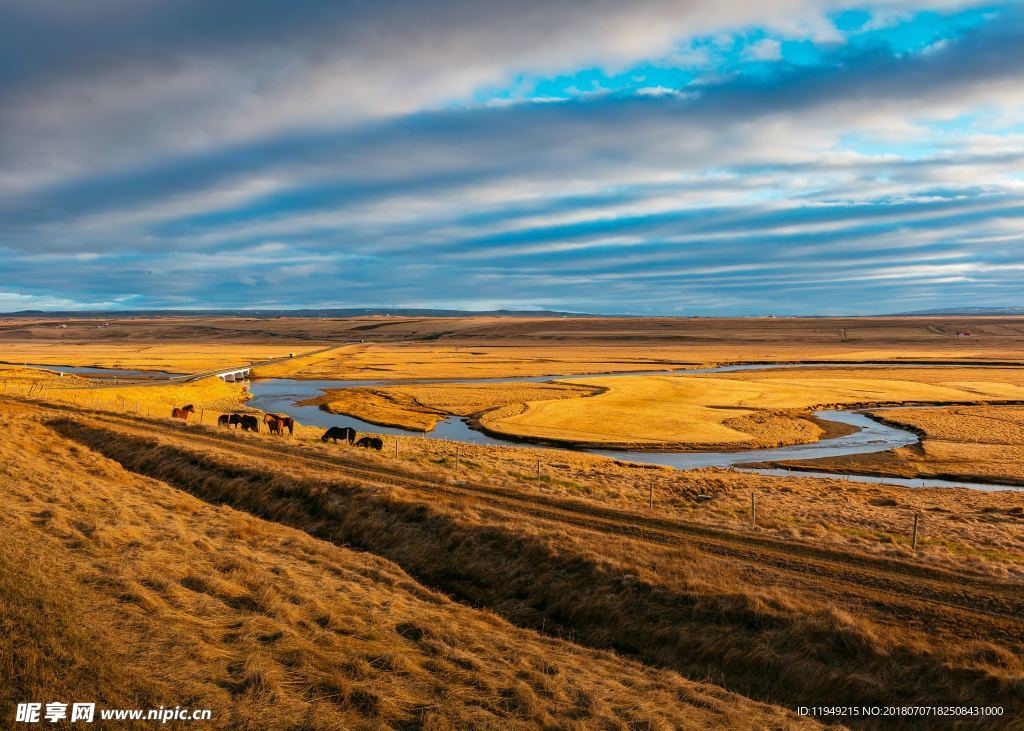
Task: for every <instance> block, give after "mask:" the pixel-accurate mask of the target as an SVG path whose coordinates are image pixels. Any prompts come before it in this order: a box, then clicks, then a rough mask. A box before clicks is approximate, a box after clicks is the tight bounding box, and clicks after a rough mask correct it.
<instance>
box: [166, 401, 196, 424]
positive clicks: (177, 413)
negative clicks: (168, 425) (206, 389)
mask: <svg viewBox="0 0 1024 731" xmlns="http://www.w3.org/2000/svg"><path fill="white" fill-rule="evenodd" d="M194 413H196V408H195V407H194V406H193V405H192V404H189V405H188V406H182V407H181V408H180V409H179V408H178V407H177V406H175V407H174V408H173V409H171V418H172V419H184V420H185V421H188V415H189V414H194Z"/></svg>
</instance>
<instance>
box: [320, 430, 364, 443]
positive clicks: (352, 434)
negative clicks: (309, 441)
mask: <svg viewBox="0 0 1024 731" xmlns="http://www.w3.org/2000/svg"><path fill="white" fill-rule="evenodd" d="M328 439H333V440H334V443H335V444H337V443H338V440H339V439H344V440H345V441H346V442H348V443H349V444H350V445H351V444H352V443H353V442H355V440H356V430H355V429H353V428H352V427H350V426H345V427H341V426H332V427H331V428H330V429H328V430H327V431H326V432H324V435H323V436H322V437H320V441H321V442H324V443H325V444H326V443H327V440H328Z"/></svg>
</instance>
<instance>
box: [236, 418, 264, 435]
mask: <svg viewBox="0 0 1024 731" xmlns="http://www.w3.org/2000/svg"><path fill="white" fill-rule="evenodd" d="M239 423H240V424H241V425H242V431H259V430H260V420H259V419H257V418H256V417H255V416H249V415H245V416H242V417H241V421H240V422H239Z"/></svg>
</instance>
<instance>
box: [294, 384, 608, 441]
mask: <svg viewBox="0 0 1024 731" xmlns="http://www.w3.org/2000/svg"><path fill="white" fill-rule="evenodd" d="M596 393H600V389H599V388H594V387H591V386H582V385H574V384H568V383H502V384H483V385H476V384H418V385H408V386H388V387H384V388H367V387H358V388H346V389H330V390H328V391H327V393H326V394H325V395H324V396H323V397H322V398H318V399H311V400H309V401H303V402H302V404H303V405H304V406H305V405H318V406H322V407H323V408H324V409H325V410H326V411H329V412H331V413H332V414H348V415H349V416H354V417H356V418H357V419H362V420H364V421H369V422H372V423H374V424H383V425H385V426H397V427H401V428H403V429H412V430H415V431H424V432H426V431H431V430H432V429H433V428H434V426H435V425H436V424H437V422H438V421H440V420H441V419H444V418H445V417H447V416H449V415H452V414H456V415H458V416H472V415H475V414H480V413H481V412H484V411H487V410H490V409H495V408H499V407H502V406H512V405H518V404H524V403H527V402H533V401H551V400H556V399H569V398H581V397H583V396H592V395H594V394H596Z"/></svg>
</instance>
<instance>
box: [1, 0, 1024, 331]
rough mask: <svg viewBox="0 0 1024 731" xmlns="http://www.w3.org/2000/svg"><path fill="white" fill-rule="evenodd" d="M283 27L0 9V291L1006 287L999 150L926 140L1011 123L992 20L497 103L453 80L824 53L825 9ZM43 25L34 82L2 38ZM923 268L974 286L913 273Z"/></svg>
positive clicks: (125, 11)
mask: <svg viewBox="0 0 1024 731" xmlns="http://www.w3.org/2000/svg"><path fill="white" fill-rule="evenodd" d="M299 5H300V6H301V7H297V8H293V9H292V10H293V11H292V12H289V13H287V14H283V15H282V12H281V10H280V6H277V5H269V4H268V5H266V6H264V5H262V4H258V3H256V4H254V3H246V4H244V5H243V4H240V3H232V2H228V3H216V4H211V3H194V2H178V3H173V4H171V3H158V2H154V3H150V4H147V5H146V6H136V5H134V4H130V3H123V2H115V1H113V0H111V1H109V2H102V3H97V4H93V5H91V6H90V9H85V7H84V6H70V7H69V6H66V5H65V4H62V3H56V4H53V5H50V4H49V3H47V2H43V3H41V4H40V5H38V6H36V5H34V4H33V5H29V6H26V5H24V4H18V5H17V7H15V8H12V9H11V10H12V13H13V15H12V17H13V18H14V21H15V22H14V27H15V28H17V32H15V31H12V30H10V28H11V24H7V25H5V28H6V30H0V41H3V42H0V68H5V69H8V71H6V72H0V73H5V74H7V78H5V82H10V83H5V84H4V86H3V88H4V89H5V91H4V92H3V95H4V97H5V99H0V130H2V134H0V162H3V163H4V164H3V165H2V167H0V170H3V171H4V172H0V191H2V192H3V195H2V196H0V253H2V254H4V258H3V260H2V262H0V279H2V281H5V282H7V281H12V282H15V283H16V284H17V291H20V292H24V293H26V294H25V295H23V296H36V297H59V296H60V293H61V292H75V293H76V295H75V299H76V301H78V300H80V301H93V300H96V301H99V300H103V301H112V300H113V298H114V297H120V296H135V295H138V296H141V297H143V298H144V299H145V301H147V302H149V303H160V302H164V303H167V302H171V301H172V300H171V299H170V296H171V293H173V295H174V297H175V298H177V299H174V300H173V301H174V302H176V303H177V302H183V301H184V302H188V303H191V304H194V305H197V306H198V305H201V304H204V303H212V304H220V305H224V306H246V305H248V306H256V305H259V304H268V305H269V304H270V303H271V301H272V302H273V303H274V305H275V306H280V305H282V304H289V303H290V304H292V305H294V306H299V305H304V304H325V303H334V304H352V305H359V304H365V303H368V302H373V303H385V304H387V303H391V304H396V305H399V304H403V303H409V302H422V301H433V302H437V301H442V300H443V301H447V302H450V303H451V304H458V303H459V302H462V301H465V302H469V301H480V300H483V299H486V300H488V301H497V300H501V299H502V297H504V300H503V301H504V302H506V303H507V304H516V303H518V302H529V303H531V304H538V303H539V304H544V303H546V304H548V305H550V306H558V307H564V308H569V309H591V310H599V311H626V310H641V309H647V310H650V311H678V310H677V309H676V308H678V307H680V306H684V305H683V304H682V303H690V304H686V305H685V306H687V307H689V306H696V305H695V304H693V303H703V305H701V306H704V307H706V308H708V310H709V311H714V312H726V311H741V312H742V311H746V310H745V309H744V308H753V309H757V308H759V307H764V306H768V305H769V304H771V303H772V302H775V303H782V304H784V303H786V302H792V306H794V307H803V308H808V307H820V306H824V305H825V304H828V305H829V306H833V304H832V303H833V302H834V301H835V298H833V297H824V298H823V297H819V298H817V299H815V298H808V297H805V296H803V294H797V293H802V292H803V291H805V290H804V289H803V288H814V287H817V286H819V285H820V283H821V282H822V280H823V278H824V279H829V278H831V279H832V280H834V282H835V285H836V287H837V288H838V290H839V291H841V292H847V293H850V297H849V298H848V300H847V301H849V302H850V303H851V307H861V308H863V307H866V306H872V305H873V303H877V302H880V301H881V300H880V299H879V298H878V297H877V296H875V297H873V298H866V297H864V296H862V293H864V292H869V291H874V290H872V288H873V287H878V286H881V285H880V284H879V283H880V282H889V284H888V285H887V286H889V287H890V288H892V290H893V294H892V295H890V296H889V297H888V300H889V301H893V302H896V301H903V299H904V298H905V297H907V296H909V295H907V294H906V293H905V292H904V291H903V290H899V291H898V292H897V291H896V290H897V285H896V284H893V281H894V280H899V279H900V278H901V277H903V279H908V280H909V278H910V276H911V274H912V276H913V279H914V281H917V282H922V283H924V282H929V281H932V282H933V283H939V281H940V280H941V281H942V283H943V284H944V285H952V284H956V282H954V281H953V280H951V279H950V276H952V275H956V276H957V277H960V278H961V279H959V280H956V281H958V282H966V283H967V284H970V283H971V282H977V281H979V280H983V281H984V282H985V284H986V285H990V286H987V287H986V289H985V290H984V291H985V292H986V293H987V294H986V296H990V297H991V296H997V297H1002V296H1006V293H1007V292H1009V291H1010V284H1009V282H1007V281H1006V277H1005V276H1004V274H1005V272H1008V271H1013V270H1012V269H1010V268H1005V267H1012V266H1014V265H1015V263H1016V259H1015V258H1014V256H1015V254H1013V252H1012V250H1011V249H1012V242H1014V241H1019V235H1020V234H1021V231H1020V227H1019V225H1015V220H1017V219H1015V217H1016V216H1019V213H1020V205H1021V182H1022V181H1021V180H1020V177H1019V172H1018V171H1019V169H1020V168H1019V165H1020V161H1021V159H1022V157H1024V145H1022V142H1021V137H1020V135H1019V134H1016V135H1015V134H1014V133H1013V132H1012V131H1011V132H1009V133H1008V132H1007V131H1006V130H1003V129H1000V128H998V127H995V126H991V127H986V128H983V129H981V130H978V129H974V130H972V133H971V134H966V133H952V134H951V133H940V132H936V131H934V130H933V129H931V128H929V127H928V124H929V123H930V122H931V121H934V120H948V119H955V118H957V117H958V116H959V115H968V114H976V113H978V110H980V109H987V110H990V111H991V110H995V111H996V112H997V115H996V116H997V117H998V118H999V119H1000V120H1001V121H1000V122H999V124H1004V125H1005V124H1010V123H1012V121H1013V120H1014V119H1018V120H1020V119H1024V115H1021V110H1024V90H1022V89H1021V87H1020V85H1019V81H1018V79H1019V78H1020V74H1021V72H1022V71H1024V44H1022V43H1021V39H1022V33H1021V22H1020V16H1019V14H1015V13H1014V12H1012V11H1010V10H1007V11H1005V12H1004V13H1003V14H1002V16H1001V17H1000V18H999V19H998V21H997V22H992V23H989V24H987V25H985V26H983V27H981V28H978V29H976V30H974V31H971V32H968V33H965V34H964V35H963V37H960V38H950V39H948V40H946V42H944V43H934V44H932V45H931V46H930V47H929V48H928V49H927V52H925V53H919V54H915V55H907V54H899V53H893V52H891V51H890V50H888V49H886V48H883V47H856V48H853V47H843V46H840V45H838V44H825V45H823V46H822V53H821V61H820V62H819V63H817V64H814V65H810V66H803V67H794V66H791V65H789V64H787V63H786V62H785V61H782V60H779V53H780V46H779V45H778V42H777V41H771V39H766V41H768V42H767V43H766V41H761V42H760V44H757V45H755V46H753V47H751V49H749V50H750V52H751V53H752V54H754V56H756V57H759V58H760V59H761V60H762V61H763V62H764V65H765V66H766V67H767V68H768V69H769V71H770V73H768V74H767V75H763V74H759V75H758V76H754V77H748V76H743V75H740V76H731V75H723V76H721V77H719V78H718V80H716V81H710V80H707V79H708V78H709V77H705V80H704V81H701V82H699V83H696V84H693V85H691V86H690V87H687V88H685V89H683V90H678V91H677V90H671V89H669V88H668V87H664V88H659V87H658V86H649V87H647V90H648V91H647V93H632V94H604V95H602V96H599V97H589V98H582V97H578V98H576V99H571V100H569V101H561V102H549V103H530V102H519V103H509V104H504V105H501V106H494V105H481V104H475V103H473V101H472V98H471V97H472V93H473V92H474V90H476V89H478V88H480V86H481V85H483V84H490V83H496V82H501V81H502V80H505V81H508V82H509V83H511V82H512V81H513V80H514V78H515V77H516V75H517V74H521V73H526V72H531V73H537V72H562V71H565V70H574V69H578V68H582V67H585V66H586V65H588V64H598V65H601V66H602V67H606V68H609V69H612V68H616V67H618V68H624V67H627V66H628V65H629V64H632V63H635V62H636V61H638V60H643V59H646V58H649V57H651V56H652V55H658V56H663V57H670V56H671V55H672V54H673V53H679V52H680V49H685V48H688V47H689V45H688V42H687V39H690V38H693V37H695V36H696V35H699V34H708V33H713V32H719V31H723V32H724V31H727V30H730V29H734V30H742V29H743V28H744V27H747V26H749V25H752V24H755V25H760V27H762V28H763V29H765V30H766V31H771V32H772V33H773V34H776V35H777V37H779V38H785V37H793V36H800V37H813V38H818V39H827V38H830V37H831V36H830V34H834V33H835V28H834V26H832V25H831V22H830V21H829V20H828V18H829V13H830V12H831V11H833V10H835V9H837V8H842V7H848V4H847V3H840V2H835V3H832V2H811V1H810V0H768V1H767V2H765V3H763V4H757V5H756V6H752V5H751V4H741V5H742V7H739V6H737V7H732V6H727V7H722V4H712V3H710V2H707V3H705V2H703V1H694V2H688V3H674V2H673V3H661V2H654V1H653V0H652V1H650V2H641V3H637V4H635V5H634V4H629V5H623V4H619V3H611V2H608V3H595V4H587V5H586V6H584V5H583V4H578V5H577V4H575V3H564V4H562V3H559V4H550V3H539V2H538V3H536V4H531V5H529V6H528V7H525V8H520V9H519V10H517V12H515V13H513V12H512V11H511V10H509V9H508V8H504V7H496V8H483V7H481V6H478V5H477V4H472V5H470V4H463V3H461V2H445V3H440V4H436V5H432V7H431V8H430V11H429V12H428V11H427V10H426V9H425V8H424V7H423V6H422V5H421V4H416V5H413V4H403V3H394V6H395V7H393V8H389V12H387V13H383V12H382V11H381V10H379V9H373V8H370V7H369V6H365V5H362V4H360V5H352V6H349V5H346V4H337V3H319V2H312V1H309V2H303V3H299ZM955 5H956V4H955V3H924V2H921V3H896V2H893V3H870V4H868V7H870V8H872V9H874V10H876V11H877V12H887V13H888V12H906V13H912V12H913V11H915V10H916V9H918V8H920V7H945V9H947V10H949V9H952V8H953V7H954V6H955ZM961 5H965V4H961ZM779 18H784V19H785V20H779ZM825 25H827V26H828V27H829V28H830V29H831V30H828V29H825V28H824V26H825ZM819 26H821V27H819ZM69 29H76V30H75V32H74V33H72V34H71V40H70V42H69V43H68V44H67V49H66V51H67V52H66V56H65V57H64V59H63V60H62V61H61V62H54V61H52V60H45V61H44V59H43V58H42V56H40V55H39V51H38V50H37V49H36V47H35V46H34V45H33V44H32V43H30V42H29V41H30V40H31V39H33V38H35V39H37V40H38V39H39V38H42V37H43V35H44V32H45V33H46V34H52V33H54V31H55V30H69ZM53 37H56V36H53ZM8 42H9V43H8ZM42 50H44V51H45V50H46V49H45V44H44V47H43V49H42ZM11 69H13V71H12V70H11ZM641 91H644V90H641ZM653 92H657V93H653ZM663 92H671V93H663ZM4 101H7V102H9V103H3V102H4ZM993 124H994V123H993ZM854 137H855V138H856V139H857V143H856V144H853V143H851V142H850V140H851V139H853V138H854ZM922 140H923V141H925V142H926V144H925V145H924V147H920V145H921V143H922ZM866 141H874V142H875V143H879V141H885V144H886V145H888V146H889V148H890V149H889V150H888V151H887V152H885V153H884V154H874V153H872V152H870V151H865V150H866V147H865V146H866V145H867V142H866ZM909 141H913V142H914V144H915V145H918V146H917V147H911V146H910V142H909ZM964 241H970V242H972V243H971V244H970V245H965V244H963V243H962V242H964ZM907 242H910V243H909V244H908V243H907ZM1007 242H1011V243H1007ZM1008 251H1009V253H1008ZM80 253H87V254H88V256H86V257H82V256H77V254H80ZM43 254H45V255H47V256H50V257H53V258H52V259H51V260H49V262H48V263H47V264H45V265H44V263H43V261H41V260H39V258H38V257H39V256H40V255H43ZM936 256H939V257H948V258H950V259H951V260H952V259H956V260H957V261H956V262H953V263H955V264H956V265H957V266H960V264H961V262H960V260H961V259H966V260H967V263H968V264H971V265H972V266H967V267H965V268H961V269H957V270H956V271H953V270H952V269H951V268H950V267H952V266H953V263H949V262H947V263H941V264H926V265H921V266H918V265H917V264H916V262H920V261H925V260H930V259H929V257H936ZM872 262H874V263H873V264H872ZM991 262H999V263H1000V264H1002V265H1005V267H1004V268H1003V269H1002V270H1000V269H999V268H998V267H992V266H990V264H991ZM903 275H906V276H903ZM452 283H456V284H457V286H452ZM854 283H860V284H859V285H857V287H855V286H854ZM268 285H270V286H268ZM908 286H909V285H908ZM482 287H486V288H490V289H491V290H493V289H494V288H498V289H499V292H498V294H494V293H493V292H492V291H487V292H486V293H485V294H483V295H481V291H482V290H481V288H482ZM858 287H859V288H858ZM261 288H266V290H267V291H270V290H273V291H272V293H270V294H266V295H264V294H263V290H262V289H261ZM254 289H255V290H259V291H260V295H259V296H260V297H266V298H267V299H266V301H262V300H254V293H253V291H252V290H254ZM918 291H922V290H920V289H919V290H918ZM981 291H982V290H981V289H980V288H974V289H972V288H971V287H969V286H964V287H961V288H959V289H958V290H957V292H958V295H957V296H960V297H963V298H971V297H975V296H978V295H977V292H981ZM28 293H31V294H28ZM993 293H995V294H993ZM878 306H881V305H878ZM730 308H732V309H730ZM736 308H739V309H736ZM772 309H780V308H778V307H773V308H772Z"/></svg>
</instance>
